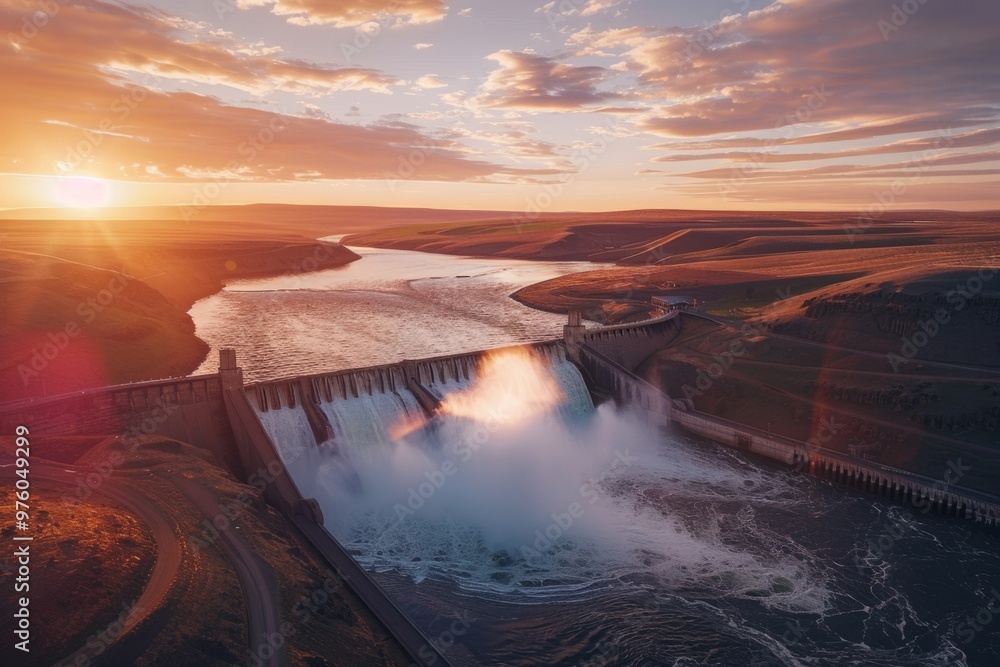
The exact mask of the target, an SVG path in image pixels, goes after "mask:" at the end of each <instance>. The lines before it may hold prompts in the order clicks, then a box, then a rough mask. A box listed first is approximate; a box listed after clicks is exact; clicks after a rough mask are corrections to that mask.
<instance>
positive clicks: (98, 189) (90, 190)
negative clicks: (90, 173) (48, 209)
mask: <svg viewBox="0 0 1000 667" xmlns="http://www.w3.org/2000/svg"><path fill="white" fill-rule="evenodd" d="M111 195H112V193H111V186H110V184H109V183H108V182H107V181H104V180H102V179H99V178H59V179H58V180H56V182H55V184H54V185H53V193H52V198H53V203H55V204H56V205H58V206H66V207H70V208H99V207H102V206H108V205H110V204H112V203H113V200H112V196H111Z"/></svg>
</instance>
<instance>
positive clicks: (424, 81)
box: [416, 74, 448, 88]
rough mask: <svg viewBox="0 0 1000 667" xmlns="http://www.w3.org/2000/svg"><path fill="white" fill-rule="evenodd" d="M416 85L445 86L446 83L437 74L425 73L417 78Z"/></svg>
mask: <svg viewBox="0 0 1000 667" xmlns="http://www.w3.org/2000/svg"><path fill="white" fill-rule="evenodd" d="M416 83H417V85H418V86H420V87H421V88H447V87H448V84H447V83H445V82H444V81H442V80H441V77H439V76H438V75H437V74H426V75H424V76H422V77H420V78H419V79H417V82H416Z"/></svg>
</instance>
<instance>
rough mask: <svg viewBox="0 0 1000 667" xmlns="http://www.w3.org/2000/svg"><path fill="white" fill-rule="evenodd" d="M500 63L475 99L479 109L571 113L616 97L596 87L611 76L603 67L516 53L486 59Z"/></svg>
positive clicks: (506, 52)
mask: <svg viewBox="0 0 1000 667" xmlns="http://www.w3.org/2000/svg"><path fill="white" fill-rule="evenodd" d="M487 58H488V59H489V60H493V61H495V62H497V63H499V65H500V66H499V67H498V68H497V69H495V70H493V71H492V72H490V74H489V76H488V77H487V79H486V81H485V82H484V83H483V84H482V86H480V88H479V93H478V94H477V95H476V97H475V98H474V102H475V104H477V105H478V106H481V107H492V108H507V109H524V110H534V111H545V110H547V111H571V110H576V109H581V108H583V107H586V106H587V105H590V104H596V103H601V102H606V101H608V100H612V99H615V98H617V97H618V95H617V94H616V93H612V92H605V91H600V90H598V88H597V86H598V85H599V84H600V83H602V82H604V81H605V80H606V79H607V78H609V75H611V74H612V73H611V72H609V71H608V70H607V69H605V68H603V67H595V66H587V67H576V66H574V65H569V64H566V63H560V62H559V61H557V60H555V59H554V58H549V57H545V56H540V55H536V54H533V53H524V52H517V51H497V52H496V53H493V54H490V55H489V56H487Z"/></svg>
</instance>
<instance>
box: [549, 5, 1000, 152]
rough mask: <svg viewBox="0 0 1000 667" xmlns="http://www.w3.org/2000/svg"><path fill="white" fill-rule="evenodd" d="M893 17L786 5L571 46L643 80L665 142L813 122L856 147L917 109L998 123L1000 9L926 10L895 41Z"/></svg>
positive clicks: (855, 8) (604, 35)
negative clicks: (611, 60)
mask: <svg viewBox="0 0 1000 667" xmlns="http://www.w3.org/2000/svg"><path fill="white" fill-rule="evenodd" d="M891 14H892V6H886V5H884V4H882V3H872V2H870V0H809V1H806V0H784V1H779V2H774V3H772V4H770V5H769V6H767V7H766V8H765V9H761V10H758V11H753V12H750V13H748V14H746V15H738V14H734V15H732V16H728V17H726V18H724V19H721V20H719V21H718V22H716V23H714V24H712V25H710V26H705V27H693V28H670V29H661V28H644V27H643V28H640V27H634V28H625V29H617V30H609V31H605V32H598V33H595V32H592V31H591V30H590V29H587V30H583V31H581V32H579V33H576V34H575V35H573V36H571V38H570V40H569V44H570V45H571V46H573V47H575V48H576V49H577V53H578V54H580V55H609V54H610V55H616V56H618V57H620V58H622V59H623V60H622V61H621V62H620V63H619V64H617V65H615V69H619V70H622V71H626V72H630V73H632V74H633V75H634V76H635V77H636V79H637V81H638V83H639V87H638V88H637V90H636V94H637V95H638V96H641V97H644V98H646V99H648V100H653V101H658V102H659V108H658V109H657V111H656V112H655V113H651V114H649V115H648V116H647V117H645V118H644V119H643V120H642V122H641V123H640V127H641V128H642V129H645V130H647V131H649V132H654V133H657V134H663V135H668V136H677V137H702V136H709V135H716V134H722V133H733V132H751V131H762V130H772V129H774V128H775V127H776V126H782V125H785V126H788V125H794V124H796V123H801V122H813V123H842V124H846V123H851V124H856V125H859V126H861V129H859V130H857V131H856V132H855V133H854V136H855V138H858V137H873V136H881V135H880V134H879V132H880V131H885V132H891V130H892V127H893V125H894V124H896V123H898V122H900V121H902V120H903V119H912V118H913V116H914V113H913V112H914V110H919V111H920V112H921V115H922V116H923V123H924V124H925V126H926V125H927V124H928V122H929V124H930V125H931V126H932V127H933V129H945V128H947V127H960V126H965V127H968V126H970V125H975V124H977V123H988V122H995V120H996V117H997V112H996V108H995V105H994V102H995V100H996V99H997V98H998V97H1000V79H998V78H997V76H996V72H995V69H996V67H995V63H997V62H998V61H1000V40H997V39H996V25H997V24H998V22H1000V4H998V3H996V2H995V1H992V0H965V1H963V2H929V3H921V4H920V5H919V11H917V12H916V13H915V14H914V15H913V16H912V17H908V18H907V20H906V22H905V25H903V26H902V27H900V29H899V30H898V32H892V33H891V38H890V39H887V38H886V37H885V34H884V31H883V30H881V29H880V28H879V25H880V24H879V22H880V21H885V20H891ZM956 35H960V37H956ZM817 90H820V91H825V92H824V93H823V94H820V95H817V93H816V91H817ZM804 105H807V106H806V107H805V109H803V107H804ZM910 122H912V121H910ZM849 136H850V135H848V134H844V135H843V136H842V137H840V138H843V139H847V138H849ZM827 139H830V140H832V139H833V137H828V138H827Z"/></svg>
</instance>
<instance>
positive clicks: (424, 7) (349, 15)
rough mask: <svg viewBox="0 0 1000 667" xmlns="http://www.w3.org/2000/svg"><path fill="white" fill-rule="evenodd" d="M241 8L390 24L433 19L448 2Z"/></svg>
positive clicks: (255, 1) (323, 2)
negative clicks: (261, 8)
mask: <svg viewBox="0 0 1000 667" xmlns="http://www.w3.org/2000/svg"><path fill="white" fill-rule="evenodd" d="M236 4H237V6H239V7H240V8H242V9H247V8H250V7H270V8H271V13H273V14H276V15H278V16H288V17H289V19H288V22H289V23H294V24H296V25H322V24H330V25H332V26H333V27H335V28H350V27H357V26H360V25H363V24H365V23H369V22H371V21H376V22H379V23H380V24H381V23H382V22H383V21H384V19H385V18H386V17H389V18H390V19H391V22H390V23H389V25H409V24H419V23H430V22H433V21H439V20H441V19H442V18H444V16H445V14H446V13H447V12H448V6H447V5H446V4H445V3H444V2H443V0H392V2H386V0H236Z"/></svg>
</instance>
